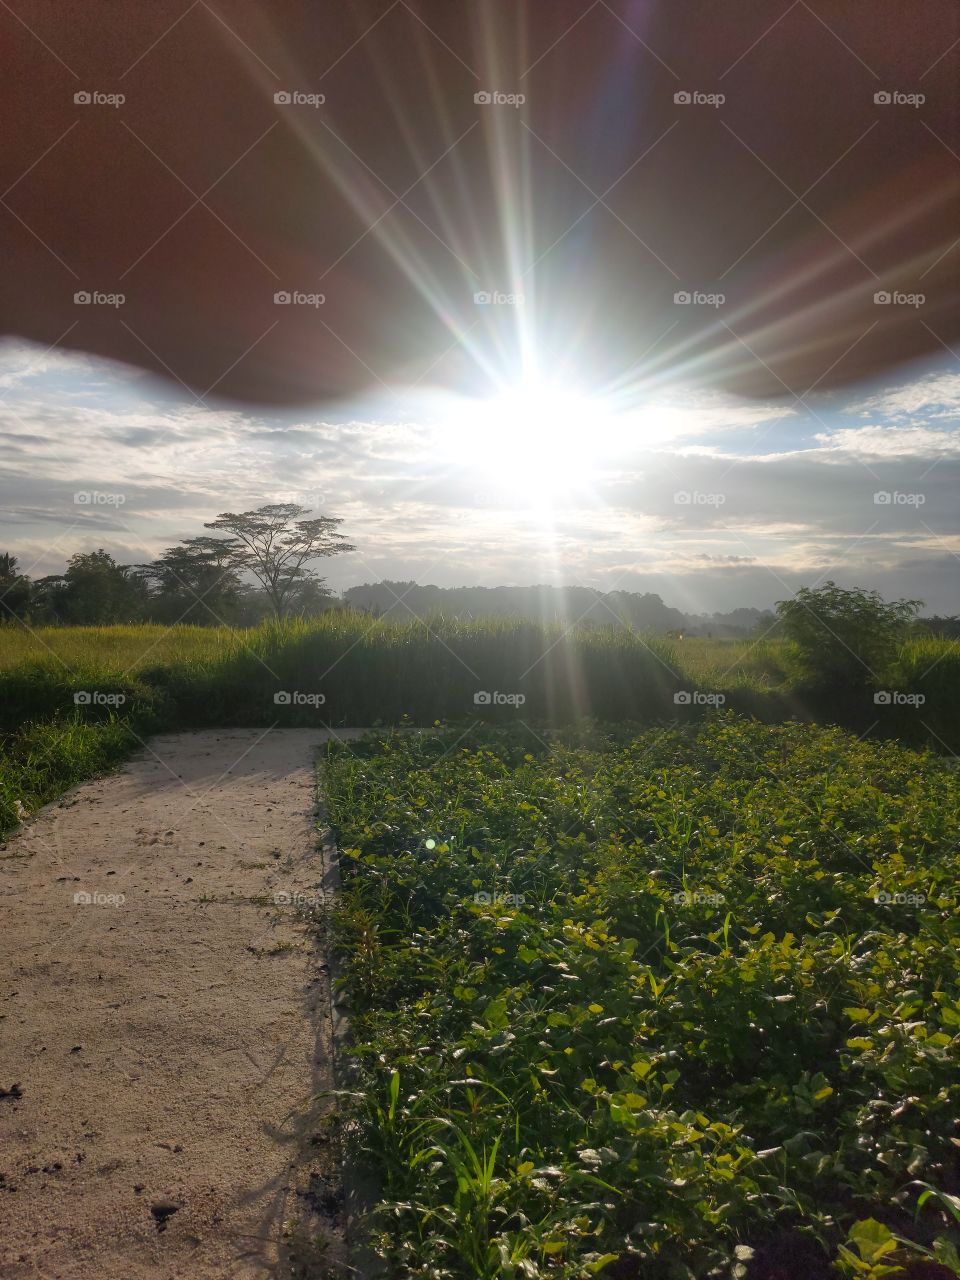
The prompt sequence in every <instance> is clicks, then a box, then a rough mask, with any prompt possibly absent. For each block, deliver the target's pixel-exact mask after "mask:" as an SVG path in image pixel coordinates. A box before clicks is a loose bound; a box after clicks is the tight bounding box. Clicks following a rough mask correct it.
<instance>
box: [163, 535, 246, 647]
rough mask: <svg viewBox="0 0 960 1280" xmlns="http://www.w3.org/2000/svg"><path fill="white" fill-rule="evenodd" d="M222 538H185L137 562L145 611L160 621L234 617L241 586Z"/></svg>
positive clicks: (239, 603) (192, 620)
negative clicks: (147, 592)
mask: <svg viewBox="0 0 960 1280" xmlns="http://www.w3.org/2000/svg"><path fill="white" fill-rule="evenodd" d="M231 556H232V552H231V549H230V547H229V545H228V544H227V542H226V541H225V540H224V539H223V538H209V537H201V538H186V539H184V540H183V542H181V543H180V544H179V545H178V546H176V547H168V548H167V549H166V551H164V552H163V553H162V554H161V555H160V556H159V558H158V559H156V560H155V561H153V563H152V564H142V565H138V566H137V572H138V574H139V576H140V577H141V578H142V579H143V580H144V581H145V582H146V583H148V585H149V589H150V615H151V617H152V618H156V619H158V620H159V621H161V622H181V621H183V622H192V623H200V624H204V623H206V624H208V625H209V624H214V623H217V622H224V621H226V622H230V621H233V620H234V619H235V618H236V616H237V613H238V610H239V608H240V606H241V603H242V600H243V587H242V585H241V583H240V580H239V578H238V576H237V571H236V569H234V568H233V566H232V564H231Z"/></svg>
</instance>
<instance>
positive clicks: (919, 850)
mask: <svg viewBox="0 0 960 1280" xmlns="http://www.w3.org/2000/svg"><path fill="white" fill-rule="evenodd" d="M322 785H323V787H324V790H325V794H326V797H327V799H326V804H327V807H328V816H329V819H330V821H331V822H332V824H333V825H334V829H335V831H336V833H337V835H338V839H339V843H340V847H341V861H342V874H343V893H342V897H341V900H340V905H339V907H338V908H337V909H336V911H335V914H334V927H335V931H336V937H337V940H338V945H339V949H340V952H341V954H342V957H343V964H344V965H345V972H346V977H345V982H346V988H347V991H348V993H349V999H350V1002H351V1006H352V1037H353V1043H352V1049H351V1052H352V1053H353V1054H354V1055H355V1061H356V1064H357V1074H356V1081H355V1087H354V1088H353V1089H352V1090H351V1091H350V1095H349V1098H348V1099H347V1100H346V1102H347V1105H348V1108H349V1114H350V1115H351V1116H352V1122H351V1123H350V1124H349V1125H348V1126H347V1128H348V1131H349V1132H350V1133H351V1134H352V1139H353V1142H354V1144H355V1152H356V1158H358V1159H362V1160H364V1161H365V1162H366V1163H367V1164H368V1166H369V1167H371V1168H372V1169H373V1171H374V1172H375V1175H376V1177H377V1178H378V1179H379V1183H380V1186H381V1188H382V1197H383V1198H382V1203H381V1204H380V1205H379V1206H378V1208H377V1211H376V1215H375V1229H374V1232H373V1242H374V1245H375V1247H376V1248H377V1250H378V1251H379V1253H380V1254H381V1256H382V1257H383V1258H384V1259H385V1260H386V1263H387V1268H388V1274H390V1275H393V1276H397V1277H410V1278H412V1277H418V1280H421V1278H429V1280H447V1278H449V1280H467V1278H468V1277H469V1278H470V1280H475V1278H476V1277H483V1278H490V1280H492V1278H493V1277H501V1276H502V1277H507V1278H513V1277H516V1278H519V1277H525V1278H531V1280H532V1278H535V1277H538V1276H544V1277H547V1276H549V1277H583V1276H588V1275H591V1274H601V1275H603V1276H605V1277H609V1278H610V1280H630V1278H632V1277H642V1278H643V1280H701V1278H705V1277H730V1278H731V1280H733V1278H735V1277H749V1280H754V1277H757V1278H758V1280H770V1278H771V1277H773V1276H776V1277H778V1280H779V1278H781V1277H785V1278H789V1280H792V1278H793V1277H795V1276H796V1277H801V1276H802V1277H803V1280H816V1278H817V1277H827V1276H832V1275H839V1274H847V1275H859V1276H867V1277H872V1276H876V1277H879V1276H881V1275H891V1276H896V1275H902V1276H908V1275H911V1274H913V1275H916V1276H918V1277H919V1276H920V1275H921V1274H923V1275H931V1274H932V1275H949V1274H951V1272H950V1270H949V1265H952V1264H951V1258H953V1259H955V1258H956V1248H957V1241H958V1235H957V1230H956V1226H957V1224H956V1222H955V1221H954V1220H953V1217H952V1216H951V1213H952V1212H955V1210H956V1209H957V1208H958V1207H960V1201H957V1199H956V1196H957V1193H958V1191H960V1168H958V1160H957V1144H956V1138H957V1128H956V1125H957V1117H958V1114H960V1112H958V1106H960V1073H958V1070H957V1068H958V1064H960V985H958V978H957V972H958V948H960V914H958V909H957V908H958V899H957V892H958V884H960V880H958V872H960V856H958V851H957V850H958V831H960V778H958V774H957V771H956V769H955V766H954V763H953V762H952V761H950V760H945V759H942V758H937V757H935V756H934V755H932V754H930V753H928V752H917V751H913V750H908V749H905V748H903V747H901V746H898V745H896V744H894V743H889V742H873V741H869V742H868V741H860V740H857V739H856V738H855V737H854V736H853V735H851V734H849V733H846V732H843V731H840V730H837V729H822V728H817V727H815V726H812V725H808V724H807V725H799V724H785V725H780V726H769V725H761V724H758V723H755V722H750V721H748V720H746V719H742V718H738V717H735V716H732V715H726V716H721V717H718V718H716V719H712V720H710V721H708V722H707V723H705V724H704V723H702V724H699V725H691V726H685V727H679V726H672V727H667V728H646V729H610V728H607V729H603V730H601V729H598V728H594V729H590V730H584V731H582V732H581V731H576V730H571V731H568V732H566V733H565V734H564V735H562V736H559V737H556V738H551V739H550V740H549V741H545V740H543V739H542V738H540V737H537V736H535V735H533V734H532V733H530V732H528V731H526V730H524V729H523V728H520V727H513V728H510V729H497V728H494V727H488V728H482V729H476V730H474V731H472V732H470V733H468V734H467V735H466V736H464V735H463V731H462V730H457V731H450V732H438V733H433V734H397V733H394V732H391V733H384V734H382V735H380V736H374V737H371V738H368V739H367V740H365V741H364V742H363V743H362V744H359V745H358V744H356V743H351V744H348V745H344V746H340V745H336V744H335V745H333V746H331V748H330V749H329V752H328V754H327V756H326V759H325V760H324V762H323V764H322ZM930 1189H933V1190H932V1191H931V1190H930ZM951 1223H952V1226H951ZM905 1242H906V1243H905ZM920 1251H926V1253H925V1254H923V1253H921V1252H920ZM951 1251H952V1252H951ZM923 1257H926V1259H927V1261H925V1262H923V1265H924V1266H927V1265H929V1260H930V1259H933V1258H936V1259H938V1260H939V1263H940V1265H945V1264H946V1265H947V1267H948V1269H947V1270H945V1271H934V1272H932V1273H931V1272H929V1271H927V1272H921V1271H919V1270H916V1271H913V1272H911V1271H910V1270H909V1268H910V1267H911V1266H916V1265H918V1260H921V1259H922V1258H923ZM778 1268H779V1269H778ZM905 1268H906V1269H905ZM958 1272H960V1268H958Z"/></svg>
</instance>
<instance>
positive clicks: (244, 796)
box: [0, 729, 342, 1280]
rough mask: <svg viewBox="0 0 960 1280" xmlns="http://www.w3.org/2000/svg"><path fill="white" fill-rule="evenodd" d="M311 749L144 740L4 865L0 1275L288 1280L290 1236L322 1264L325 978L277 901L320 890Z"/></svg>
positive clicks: (250, 739)
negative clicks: (286, 1238) (309, 1241)
mask: <svg viewBox="0 0 960 1280" xmlns="http://www.w3.org/2000/svg"><path fill="white" fill-rule="evenodd" d="M324 736H325V735H324V733H323V732H322V731H317V730H308V729H287V730H273V731H272V732H268V733H266V735H264V733H263V731H262V730H222V731H214V732H205V733H190V734H180V735H169V736H164V737H159V738H155V739H153V740H152V741H151V743H150V744H149V749H148V750H146V751H143V752H141V753H140V755H139V757H138V758H137V759H135V760H133V761H132V762H131V763H129V764H128V765H127V766H126V767H125V768H124V769H123V771H122V772H121V773H119V774H116V775H114V776H111V777H108V778H105V779H102V780H97V781H93V782H90V783H87V784H85V785H83V786H82V787H80V788H78V789H77V790H76V791H74V792H72V793H70V794H69V795H68V796H66V797H64V799H63V800H61V801H60V802H57V803H55V804H53V805H50V806H48V807H47V808H46V809H45V810H44V811H43V812H42V813H41V814H39V815H38V816H37V818H36V819H35V820H34V821H32V822H30V823H29V824H28V825H27V827H26V828H25V829H24V830H23V831H22V832H21V833H20V834H18V835H17V836H15V837H14V838H12V839H10V840H9V841H8V843H7V845H6V846H5V847H3V848H2V849H0V889H2V892H3V897H2V902H3V921H4V923H3V927H2V929H0V968H2V972H3V974H4V975H5V982H4V986H5V988H6V996H7V998H6V1000H5V1001H4V1003H3V1009H2V1011H0V1012H2V1020H0V1089H2V1090H4V1091H7V1096H0V1152H2V1155H0V1224H2V1226H0V1275H2V1276H3V1277H5V1278H6V1277H9V1278H11V1280H20V1277H43V1278H44V1280H80V1277H83V1280H89V1278H90V1277H93V1276H96V1277H102V1278H103V1280H111V1278H114V1277H115V1278H116V1280H120V1278H121V1277H122V1280H137V1278H138V1277H150V1278H151V1280H159V1278H161V1277H162V1278H164V1280H166V1278H167V1277H170V1278H171V1280H172V1278H173V1277H178V1278H180V1277H183V1278H184V1280H186V1278H188V1277H189V1280H206V1278H207V1277H211V1278H212V1277H217V1280H223V1278H224V1277H265V1276H275V1275H289V1274H291V1270H290V1260H289V1251H288V1250H287V1248H286V1247H285V1246H284V1245H283V1244H282V1243H281V1241H282V1236H283V1231H284V1224H285V1223H288V1222H290V1221H291V1220H300V1221H301V1222H302V1223H303V1231H304V1233H305V1234H307V1235H311V1236H312V1235H314V1234H315V1233H317V1232H320V1233H323V1234H325V1235H327V1236H329V1237H331V1238H332V1240H333V1245H332V1250H333V1252H334V1253H336V1252H337V1240H338V1235H339V1226H340V1219H341V1217H342V1215H341V1212H340V1201H341V1192H340V1184H339V1177H338V1172H337V1162H336V1155H335V1151H334V1148H333V1144H332V1143H330V1142H329V1141H328V1140H327V1138H326V1137H325V1135H324V1134H323V1122H322V1114H323V1111H324V1110H325V1109H329V1104H321V1105H320V1107H319V1108H318V1107H317V1105H316V1104H315V1105H314V1107H313V1112H314V1114H313V1116H312V1118H311V1121H310V1123H309V1125H308V1124H307V1123H306V1119H305V1117H306V1115H307V1112H308V1110H309V1108H310V1099H311V1096H312V1095H313V1094H314V1093H315V1092H316V1091H317V1090H318V1089H322V1088H324V1087H327V1086H329V1085H330V1083H331V1079H330V1074H329V1072H330V1040H329V1036H330V1005H329V985H328V981H327V969H326V966H325V964H324V963H323V957H322V956H320V955H318V954H317V952H316V949H315V946H314V944H313V942H312V941H311V937H310V933H309V930H308V928H307V926H306V922H305V920H304V917H303V916H302V915H301V914H299V913H298V911H297V909H296V908H295V907H291V906H283V905H279V906H278V905H276V903H275V901H274V895H275V894H277V893H289V894H296V893H304V894H312V893H315V892H316V888H317V886H318V884H319V883H320V882H321V880H322V877H323V870H324V869H323V865H322V857H321V854H320V853H319V851H318V850H317V848H316V837H315V830H314V807H315V785H314V776H313V769H312V762H313V757H314V753H315V747H316V746H317V744H318V743H319V742H320V741H321V740H322V739H323V737H324ZM76 893H88V894H91V895H104V896H102V897H100V898H99V899H97V898H96V897H95V900H94V901H93V902H89V903H84V902H79V903H75V901H74V895H75V894H76ZM121 896H122V900H121ZM15 1083H16V1084H17V1085H18V1086H19V1087H20V1089H22V1096H19V1097H18V1096H16V1093H17V1091H16V1090H14V1092H13V1094H11V1093H10V1092H9V1091H10V1089H11V1087H12V1086H13V1085H14V1084H15ZM318 1123H319V1129H320V1135H319V1137H317V1136H314V1137H313V1139H312V1140H309V1139H308V1138H307V1137H306V1136H305V1134H304V1130H305V1129H307V1128H309V1130H310V1132H311V1133H312V1134H314V1135H316V1126H317V1124H318ZM300 1251H301V1250H300V1249H299V1247H298V1248H297V1249H296V1250H295V1252H298V1253H299V1252H300Z"/></svg>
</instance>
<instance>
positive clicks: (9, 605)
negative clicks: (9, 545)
mask: <svg viewBox="0 0 960 1280" xmlns="http://www.w3.org/2000/svg"><path fill="white" fill-rule="evenodd" d="M30 595H31V588H30V579H29V578H28V577H26V576H25V575H24V574H22V573H21V572H20V570H19V568H18V567H17V557H16V556H12V555H10V553H9V552H7V551H4V552H3V553H2V554H0V622H5V621H9V619H10V618H22V617H23V616H24V614H25V613H26V612H27V609H28V607H29V605H30Z"/></svg>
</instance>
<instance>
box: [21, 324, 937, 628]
mask: <svg viewBox="0 0 960 1280" xmlns="http://www.w3.org/2000/svg"><path fill="white" fill-rule="evenodd" d="M38 354H39V357H40V367H39V368H36V367H33V371H32V372H31V367H32V366H31V363H30V360H31V357H32V358H33V360H34V364H36V360H37V358H38ZM951 397H952V398H953V399H952V400H951ZM834 399H835V398H834ZM951 403H953V404H954V405H955V406H956V407H957V408H960V374H958V375H955V374H953V373H952V372H949V371H944V372H940V373H939V374H937V375H935V376H925V377H924V378H921V379H918V380H917V381H916V382H915V383H910V384H905V385H904V386H902V387H899V388H893V389H891V390H885V391H882V392H877V393H875V394H874V395H871V396H868V397H865V398H863V399H861V400H860V401H859V402H856V403H855V404H852V405H846V406H840V407H837V405H836V404H835V403H834V402H833V401H831V402H830V403H829V404H819V403H818V404H817V406H816V413H815V415H811V414H808V413H806V411H805V410H804V409H803V408H801V407H799V406H793V405H789V404H785V405H769V404H768V405H757V404H750V405H743V404H740V403H738V402H736V401H734V400H732V399H730V398H724V397H720V396H717V395H714V394H711V395H701V394H695V393H692V392H691V393H686V394H681V393H679V392H677V393H674V394H672V396H671V397H666V396H664V397H662V398H661V400H660V401H659V402H657V403H653V402H650V403H649V404H647V405H646V406H644V408H643V410H642V411H641V410H639V409H637V407H636V406H635V405H634V406H633V407H632V409H631V410H630V412H629V413H627V416H626V417H625V418H624V419H623V420H622V423H621V424H620V426H619V427H617V430H616V432H615V433H614V434H615V436H616V437H617V438H616V440H615V441H614V443H615V445H616V449H615V451H614V450H613V449H612V448H611V449H607V450H606V452H605V454H604V456H603V458H602V462H601V463H598V462H597V461H596V459H594V458H592V455H591V448H592V446H593V445H594V444H595V443H596V439H595V437H596V434H597V432H596V428H595V427H594V428H590V427H589V426H588V427H587V428H586V429H585V433H584V438H583V443H584V445H585V449H584V453H583V459H582V463H581V462H580V460H579V459H578V456H577V454H576V450H574V452H573V457H574V461H575V463H576V465H575V466H574V467H573V472H574V474H572V475H571V476H570V477H569V478H568V481H567V482H566V483H565V487H561V488H559V489H558V490H557V492H556V493H555V494H554V497H555V499H556V500H555V502H554V504H553V506H552V507H550V506H547V505H544V504H542V503H541V504H540V505H539V506H538V505H537V503H536V502H535V501H532V500H531V494H533V493H535V492H536V489H537V482H538V480H539V479H540V477H538V475H537V474H536V468H537V457H536V456H534V457H533V458H530V457H527V458H526V460H525V462H524V464H523V466H516V465H513V466H512V465H511V463H510V460H509V456H506V457H502V458H498V457H493V458H488V459H484V458H483V449H482V448H481V449H480V450H479V457H480V463H479V464H478V462H477V460H476V458H474V459H473V460H468V459H467V458H466V457H465V456H464V454H463V451H462V450H461V451H459V453H458V450H457V449H456V448H451V447H449V432H450V431H451V429H452V428H451V425H450V424H451V422H456V416H455V411H454V408H452V407H451V402H450V400H449V398H448V399H447V400H445V401H444V402H443V404H442V405H436V404H434V405H428V408H429V409H430V412H425V413H424V415H423V420H422V421H421V420H417V419H416V417H415V415H414V413H413V411H412V410H411V409H410V408H409V407H405V408H404V412H403V415H402V417H398V420H392V419H391V418H390V415H389V413H388V412H387V411H386V410H385V409H384V408H383V407H382V406H381V407H380V408H378V409H376V410H375V411H371V412H370V413H369V414H368V415H366V414H361V413H359V412H355V411H352V410H351V411H348V412H345V413H344V414H343V415H342V417H341V418H340V419H339V420H337V419H336V418H334V417H333V416H332V415H331V414H330V413H329V412H328V413H327V414H324V415H321V414H318V415H317V417H316V419H312V418H311V417H310V416H309V415H307V414H305V413H304V411H303V410H302V409H298V410H297V411H296V412H295V413H290V414H282V413H279V412H278V413H271V414H263V413H251V412H248V411H246V410H243V409H236V408H229V407H227V408H225V407H218V408H213V409H211V408H207V407H205V406H203V405H198V404H196V403H193V402H189V401H182V402H177V401H176V400H175V399H174V398H173V397H172V396H171V394H170V393H169V390H167V391H166V392H165V393H164V394H163V395H160V394H159V393H158V392H157V389H156V387H155V385H154V384H153V383H152V382H151V381H150V380H149V379H146V378H145V377H143V376H142V375H130V374H127V375H124V374H122V373H117V372H116V371H115V369H114V368H113V366H110V365H106V364H102V363H98V362H96V361H92V360H90V359H89V358H87V357H72V356H71V357H62V356H61V355H60V354H59V353H57V352H53V353H36V352H34V351H32V350H31V349H27V350H26V351H23V350H18V351H15V352H13V353H12V354H11V353H10V352H9V351H8V352H7V354H6V355H4V354H3V353H0V450H2V451H3V456H4V468H3V475H2V477H0V500H2V507H3V510H4V513H5V514H4V517H3V527H4V530H5V533H6V539H5V541H6V542H7V544H8V547H9V549H10V550H12V551H14V552H15V553H17V554H20V555H21V556H22V558H23V559H24V561H25V562H30V561H31V560H33V559H38V560H39V567H38V569H37V570H36V572H53V571H57V570H59V569H61V568H62V566H63V564H64V562H65V560H66V558H67V556H68V555H69V554H71V553H73V552H74V551H77V550H91V549H93V548H95V547H97V546H101V545H102V546H105V547H107V549H108V550H110V551H111V552H112V553H113V554H115V555H116V556H117V558H118V559H119V560H121V561H122V562H127V563H138V562H142V561H144V560H146V559H148V558H150V557H151V556H153V555H156V554H157V553H158V552H159V551H160V550H161V549H162V548H163V547H165V546H169V545H172V544H173V543H175V542H177V541H179V540H180V539H181V538H184V537H189V536H191V535H194V534H197V533H200V532H201V531H202V526H203V523H204V521H208V520H210V519H212V518H213V517H214V516H215V515H216V514H217V513H218V512H220V511H225V510H246V509H250V508H252V507H255V506H259V505H261V504H263V503H265V502H277V501H295V502H299V503H301V504H302V505H304V506H307V507H310V508H311V509H319V510H323V511H325V512H327V513H329V514H333V515H337V516H341V517H343V518H344V520H345V525H344V531H345V532H347V533H348V534H349V536H350V538H351V541H354V542H356V543H357V545H358V547H359V551H358V553H356V554H355V555H352V556H344V557H338V558H337V559H335V560H333V561H331V562H330V564H329V566H328V573H329V578H330V583H331V585H332V586H334V587H335V588H340V587H343V586H347V585H351V584H353V583H355V582H358V581H360V580H362V579H364V578H366V579H371V580H372V579H374V578H377V577H384V578H391V579H411V578H416V579H418V580H420V581H436V582H439V583H440V584H441V585H459V584H470V583H481V584H486V585H493V584H496V583H501V582H503V583H509V582H513V583H531V582H536V581H560V582H567V583H574V582H579V583H583V584H587V585H595V586H598V587H603V588H604V589H607V590H610V589H613V588H614V587H615V586H616V585H618V584H619V585H621V586H624V587H625V588H627V589H637V590H654V591H659V592H660V594H661V595H663V596H664V599H666V600H667V602H668V603H675V604H677V605H678V606H679V607H684V608H691V609H700V608H704V609H711V610H712V609H715V608H716V609H721V608H730V607H733V606H734V605H739V604H744V605H751V604H752V605H757V606H760V607H769V605H770V604H771V603H772V602H773V601H774V600H775V599H780V598H783V596H784V595H785V594H786V593H787V592H788V590H792V589H795V588H796V586H797V585H800V584H801V583H804V582H806V583H809V582H811V581H813V580H815V579H816V578H817V577H818V576H822V575H824V574H827V575H828V576H835V577H837V579H838V580H844V575H847V577H848V579H849V582H850V583H851V584H853V583H859V584H861V585H866V586H875V587H877V588H878V589H881V590H883V591H884V592H885V594H891V595H912V594H919V595H921V596H923V597H924V598H926V599H928V602H930V603H931V607H933V608H938V609H940V610H942V611H952V610H953V609H954V608H955V604H954V603H953V596H954V592H953V587H952V583H953V582H954V581H955V575H956V563H957V562H956V560H955V559H954V558H953V555H954V553H955V552H960V546H958V545H957V537H956V534H955V532H954V530H955V529H956V493H957V490H958V488H960V433H958V432H957V431H956V430H955V429H951V426H952V424H951V423H950V422H949V421H948V407H949V405H950V404H951ZM625 407H626V406H625ZM451 415H453V416H452V417H451ZM865 416H866V417H867V418H868V419H869V420H868V421H867V422H864V420H863V419H864V417H865ZM476 429H477V430H478V431H479V432H481V438H480V444H481V446H482V444H483V438H482V431H483V417H482V414H481V415H480V418H479V425H478V426H477V428H476ZM444 432H447V433H448V434H447V435H446V436H445V435H444ZM611 438H612V437H611ZM607 443H609V441H608V442H607ZM506 445H507V447H508V446H509V433H508V435H507V439H506ZM545 448H546V460H547V461H551V460H552V459H551V458H550V456H549V455H550V444H549V440H548V442H547V445H546V446H545ZM764 450H766V451H764ZM527 452H528V453H529V451H527ZM78 490H97V491H100V492H106V493H119V494H121V495H122V496H123V502H122V504H118V505H116V506H110V507H107V506H87V507H82V506H80V507H78V505H77V504H76V503H75V502H74V494H75V493H76V492H77V491H78ZM878 493H879V494H884V493H886V494H889V495H891V497H890V501H889V502H883V501H881V502H877V501H876V500H875V495H877V494H878ZM683 494H686V495H687V499H686V500H683V499H682V498H681V499H680V500H678V498H677V495H683ZM911 495H912V497H911ZM918 495H919V496H918ZM8 547H6V546H5V547H2V548H0V549H8ZM631 584H633V585H631Z"/></svg>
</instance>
